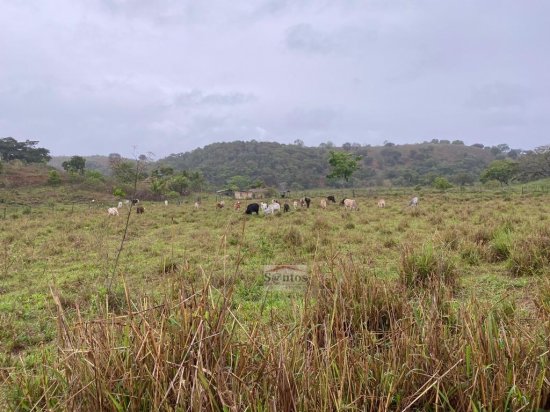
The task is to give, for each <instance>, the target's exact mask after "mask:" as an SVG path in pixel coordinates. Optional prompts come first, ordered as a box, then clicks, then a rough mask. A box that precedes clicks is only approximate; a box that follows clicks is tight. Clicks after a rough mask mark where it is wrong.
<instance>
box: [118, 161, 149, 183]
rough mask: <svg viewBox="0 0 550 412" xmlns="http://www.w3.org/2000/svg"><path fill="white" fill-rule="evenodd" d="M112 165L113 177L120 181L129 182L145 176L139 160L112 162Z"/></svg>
mask: <svg viewBox="0 0 550 412" xmlns="http://www.w3.org/2000/svg"><path fill="white" fill-rule="evenodd" d="M111 167H112V170H113V176H114V178H115V179H116V180H117V181H118V182H120V183H127V184H131V183H134V181H135V180H136V174H137V179H138V180H143V179H145V178H146V177H147V173H146V172H145V171H144V170H143V167H142V165H141V163H140V162H137V163H135V164H134V163H132V162H127V161H121V162H117V163H116V164H114V165H113V166H111Z"/></svg>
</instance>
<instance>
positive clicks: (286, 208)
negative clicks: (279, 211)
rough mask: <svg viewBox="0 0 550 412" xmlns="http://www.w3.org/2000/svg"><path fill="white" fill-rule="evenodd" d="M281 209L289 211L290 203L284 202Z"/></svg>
mask: <svg viewBox="0 0 550 412" xmlns="http://www.w3.org/2000/svg"><path fill="white" fill-rule="evenodd" d="M283 210H284V211H285V213H286V212H290V205H289V204H288V202H285V204H284V206H283Z"/></svg>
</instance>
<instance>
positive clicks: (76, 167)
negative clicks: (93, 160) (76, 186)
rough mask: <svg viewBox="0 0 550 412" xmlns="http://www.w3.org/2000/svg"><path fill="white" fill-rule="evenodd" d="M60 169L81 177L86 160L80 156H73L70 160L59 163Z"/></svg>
mask: <svg viewBox="0 0 550 412" xmlns="http://www.w3.org/2000/svg"><path fill="white" fill-rule="evenodd" d="M61 167H63V169H65V170H66V171H67V172H72V173H78V174H81V175H83V174H84V168H85V167H86V159H84V158H83V157H82V156H73V157H71V160H67V161H65V162H63V163H61Z"/></svg>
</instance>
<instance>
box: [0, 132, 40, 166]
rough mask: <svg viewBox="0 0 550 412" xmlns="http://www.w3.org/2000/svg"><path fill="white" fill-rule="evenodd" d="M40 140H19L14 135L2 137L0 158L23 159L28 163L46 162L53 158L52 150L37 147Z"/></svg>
mask: <svg viewBox="0 0 550 412" xmlns="http://www.w3.org/2000/svg"><path fill="white" fill-rule="evenodd" d="M37 144H38V141H35V140H25V141H24V142H18V141H17V140H15V139H14V138H13V137H5V138H3V139H0V159H1V160H3V161H5V162H9V161H10V160H22V161H24V162H27V163H45V162H47V161H49V160H50V159H51V156H50V151H49V150H48V149H44V148H42V147H35V146H36V145H37Z"/></svg>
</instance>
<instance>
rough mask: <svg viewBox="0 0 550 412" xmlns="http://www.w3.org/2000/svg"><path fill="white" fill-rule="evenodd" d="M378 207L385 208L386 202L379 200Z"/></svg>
mask: <svg viewBox="0 0 550 412" xmlns="http://www.w3.org/2000/svg"><path fill="white" fill-rule="evenodd" d="M378 207H386V201H385V200H384V199H380V200H379V201H378Z"/></svg>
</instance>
